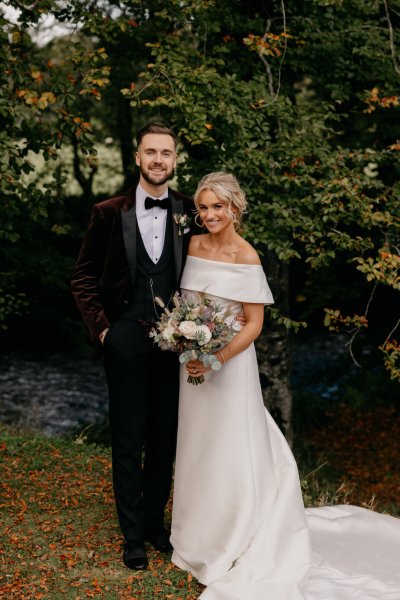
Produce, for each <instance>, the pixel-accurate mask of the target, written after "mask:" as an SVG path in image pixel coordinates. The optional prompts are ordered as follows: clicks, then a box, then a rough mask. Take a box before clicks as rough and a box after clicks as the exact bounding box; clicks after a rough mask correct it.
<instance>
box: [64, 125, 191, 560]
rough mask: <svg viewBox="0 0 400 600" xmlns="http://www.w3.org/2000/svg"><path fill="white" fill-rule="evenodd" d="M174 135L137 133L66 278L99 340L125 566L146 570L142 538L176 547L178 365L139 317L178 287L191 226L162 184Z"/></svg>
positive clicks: (185, 203)
mask: <svg viewBox="0 0 400 600" xmlns="http://www.w3.org/2000/svg"><path fill="white" fill-rule="evenodd" d="M176 143H177V140H176V137H175V135H174V133H173V132H172V131H171V129H169V128H168V127H165V126H164V125H159V124H157V123H150V124H148V125H147V126H146V127H144V128H143V129H141V130H140V131H139V133H138V135H137V153H136V164H137V165H138V167H139V169H140V179H139V183H138V185H137V187H135V188H134V189H132V190H130V191H129V192H127V193H126V194H122V195H120V196H117V197H114V198H111V199H109V200H105V201H103V202H100V203H98V204H95V205H94V206H93V210H92V214H91V218H90V222H89V226H88V229H87V231H86V233H85V235H84V238H83V242H82V247H81V250H80V254H79V257H78V260H77V263H76V267H75V271H74V274H73V278H72V282H71V286H72V293H73V295H74V297H75V300H76V302H77V305H78V308H79V310H80V313H81V315H82V318H83V321H84V322H85V324H86V326H87V328H88V330H89V333H90V336H91V339H92V341H93V342H95V343H96V344H102V346H103V355H104V367H105V372H106V377H107V384H108V392H109V415H110V425H111V434H112V468H113V484H114V496H115V503H116V509H117V514H118V518H119V523H120V526H121V530H122V533H123V535H124V538H125V545H124V553H123V561H124V563H125V565H126V566H127V567H128V568H130V569H146V568H147V566H148V560H147V556H146V551H145V546H144V541H145V540H146V541H149V542H150V543H151V544H152V545H153V546H154V547H155V548H156V549H157V550H159V551H161V552H169V551H171V550H172V547H171V544H170V542H169V535H168V533H167V531H166V530H165V528H164V508H165V505H166V503H167V501H168V498H169V494H170V489H171V481H172V464H173V460H174V455H175V443H176V428H177V412H178V364H179V363H178V360H177V356H176V355H175V354H173V353H171V352H162V351H160V350H159V349H158V348H157V347H155V345H154V344H153V342H152V341H151V340H150V339H149V337H148V335H147V333H146V331H145V329H144V327H143V326H142V325H141V321H151V320H154V319H157V318H158V315H159V311H160V310H161V309H160V308H159V307H158V305H157V304H156V303H155V302H154V298H155V297H156V296H160V297H161V298H163V299H164V301H166V303H167V302H168V301H169V299H170V298H171V297H172V295H173V293H174V291H175V290H176V289H177V288H178V287H179V281H180V276H181V273H182V269H183V266H184V262H185V258H186V255H187V249H188V244H189V238H190V236H191V233H193V232H195V231H196V225H195V224H194V219H193V210H194V205H193V202H192V200H190V199H189V198H187V197H185V196H183V195H182V194H179V193H178V192H175V191H172V190H171V189H169V188H168V181H169V180H170V179H171V177H172V175H173V173H174V169H175V167H176V158H177V156H176ZM184 215H187V218H185V217H184V218H183V221H184V222H185V221H186V225H185V223H184V225H183V226H182V225H179V226H178V224H177V223H176V221H175V218H176V219H177V218H178V217H179V216H184ZM190 226H191V227H192V230H191V229H190ZM143 453H144V454H143Z"/></svg>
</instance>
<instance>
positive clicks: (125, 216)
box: [121, 206, 136, 285]
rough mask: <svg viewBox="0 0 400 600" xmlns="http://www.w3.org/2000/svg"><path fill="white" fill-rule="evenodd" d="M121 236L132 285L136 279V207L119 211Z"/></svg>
mask: <svg viewBox="0 0 400 600" xmlns="http://www.w3.org/2000/svg"><path fill="white" fill-rule="evenodd" d="M121 222H122V234H123V236H124V244H125V251H126V257H127V259H128V265H129V272H130V274H131V282H132V285H133V284H134V283H135V279H136V207H135V206H132V208H130V209H129V210H121Z"/></svg>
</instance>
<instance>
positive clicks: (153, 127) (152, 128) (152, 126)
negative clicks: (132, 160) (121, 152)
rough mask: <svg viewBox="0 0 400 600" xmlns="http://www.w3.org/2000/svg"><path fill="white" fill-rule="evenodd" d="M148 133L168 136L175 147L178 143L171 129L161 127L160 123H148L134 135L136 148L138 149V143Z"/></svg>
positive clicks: (164, 126) (165, 126)
mask: <svg viewBox="0 0 400 600" xmlns="http://www.w3.org/2000/svg"><path fill="white" fill-rule="evenodd" d="M148 133H159V134H162V135H170V136H171V137H172V139H173V140H174V144H175V147H176V145H177V143H178V138H177V137H176V135H175V133H174V132H173V131H172V129H171V128H170V127H168V126H167V125H162V124H161V123H148V124H147V125H145V126H144V127H142V129H140V130H139V131H138V132H137V135H136V143H137V148H139V145H140V142H141V141H142V139H143V138H144V136H145V135H147V134H148Z"/></svg>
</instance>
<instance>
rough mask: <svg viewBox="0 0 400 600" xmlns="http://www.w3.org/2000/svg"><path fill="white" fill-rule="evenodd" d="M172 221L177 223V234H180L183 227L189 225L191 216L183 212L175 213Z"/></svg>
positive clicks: (182, 231)
mask: <svg viewBox="0 0 400 600" xmlns="http://www.w3.org/2000/svg"><path fill="white" fill-rule="evenodd" d="M174 221H175V223H176V224H177V225H178V235H182V234H183V233H184V230H185V228H186V227H187V226H188V225H189V223H190V221H191V218H190V217H189V215H186V214H185V213H184V214H183V215H181V213H175V214H174Z"/></svg>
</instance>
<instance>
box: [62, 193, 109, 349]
mask: <svg viewBox="0 0 400 600" xmlns="http://www.w3.org/2000/svg"><path fill="white" fill-rule="evenodd" d="M108 238H109V228H108V226H107V222H106V218H105V215H104V212H103V211H102V210H101V208H100V207H98V206H96V205H95V206H94V207H93V209H92V213H91V216H90V221H89V225H88V228H87V230H86V233H85V235H84V237H83V241H82V245H81V249H80V252H79V256H78V259H77V262H76V265H75V269H74V273H73V276H72V279H71V290H72V294H73V296H74V298H75V301H76V304H77V306H78V309H79V312H80V313H81V316H82V319H83V321H84V323H85V325H86V327H87V329H88V330H89V334H90V338H91V339H92V341H93V342H94V341H97V340H98V338H99V335H100V334H102V333H103V332H104V331H105V330H106V329H107V328H108V327H109V326H110V323H109V321H108V319H107V317H106V315H105V311H104V306H103V303H102V299H101V291H100V281H101V277H102V274H103V270H104V262H105V257H106V251H107V241H108ZM103 337H104V336H103Z"/></svg>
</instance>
